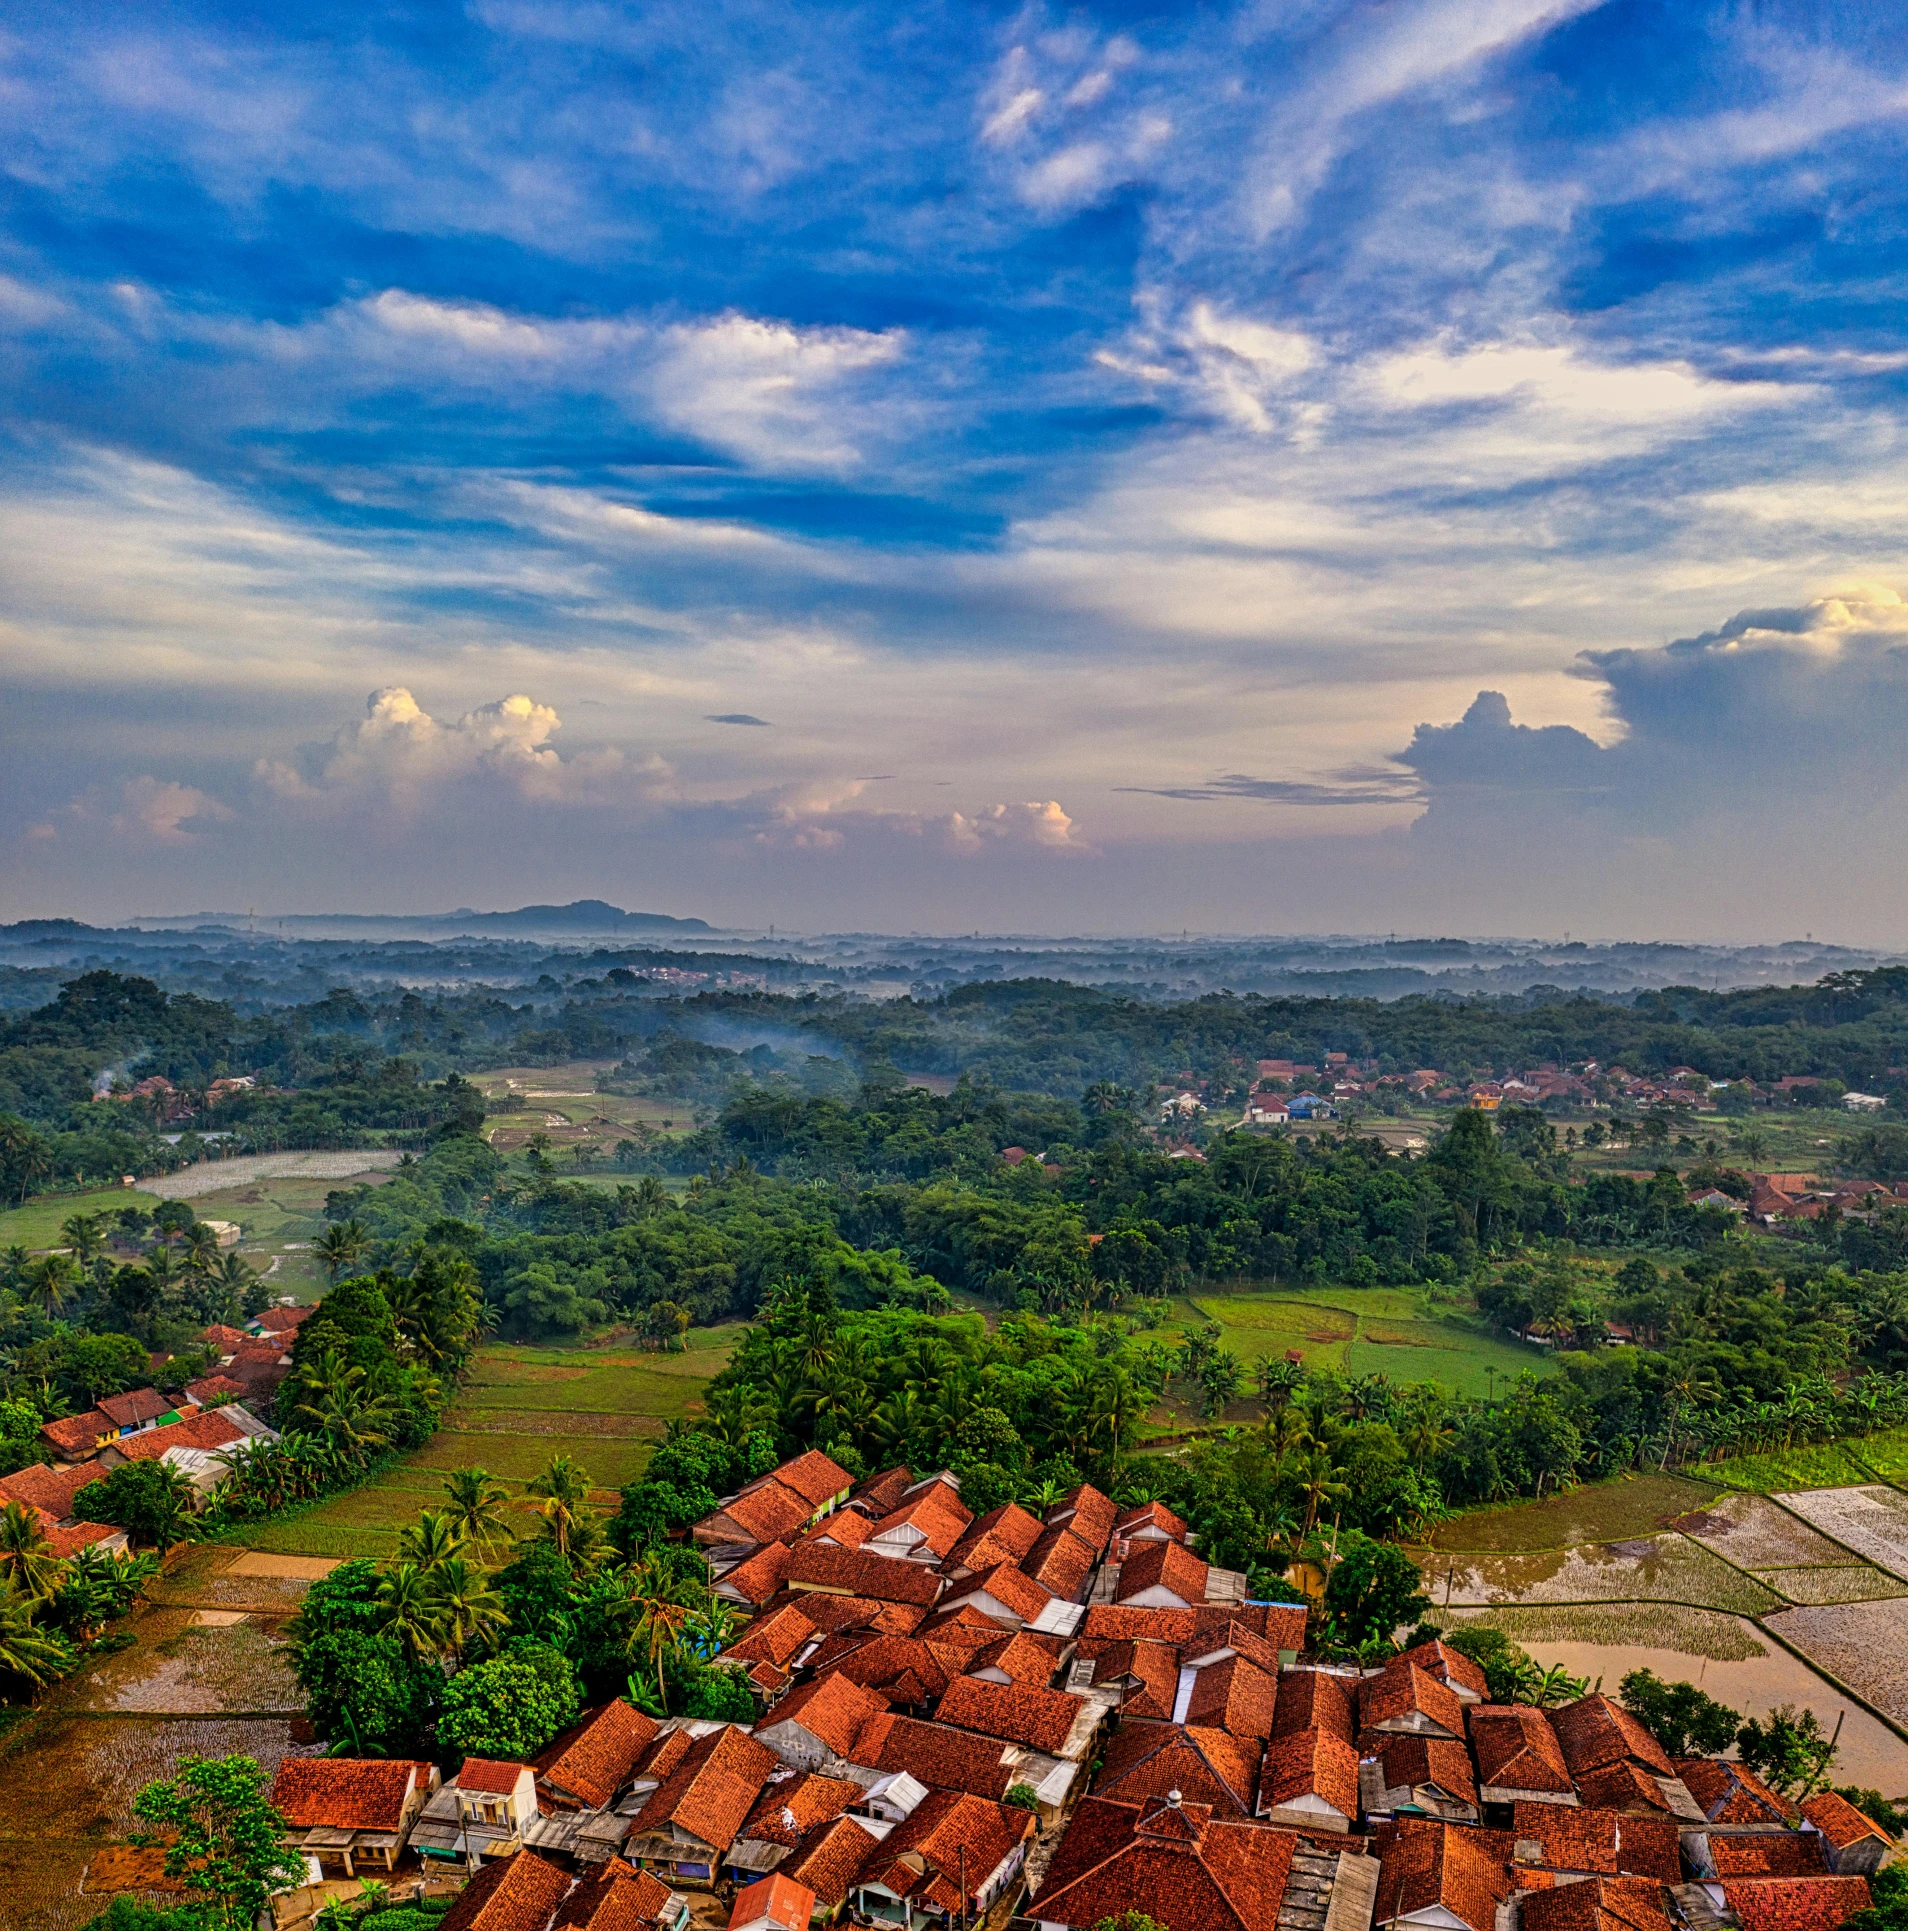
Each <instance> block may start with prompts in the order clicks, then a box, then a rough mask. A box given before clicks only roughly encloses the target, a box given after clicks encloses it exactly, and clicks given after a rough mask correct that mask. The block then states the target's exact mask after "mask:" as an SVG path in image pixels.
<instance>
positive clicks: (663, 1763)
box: [636, 1730, 696, 1784]
mask: <svg viewBox="0 0 1908 1931" xmlns="http://www.w3.org/2000/svg"><path fill="white" fill-rule="evenodd" d="M695 1741H696V1739H695V1734H694V1732H693V1731H689V1730H665V1731H664V1732H663V1733H662V1735H661V1736H659V1737H658V1738H657V1739H656V1741H655V1742H654V1743H652V1744H651V1745H650V1746H649V1748H648V1749H647V1750H645V1751H644V1752H643V1754H642V1755H641V1756H640V1757H639V1758H638V1759H637V1761H636V1774H637V1775H638V1776H639V1777H654V1778H655V1779H656V1781H657V1782H658V1783H659V1784H660V1783H663V1782H665V1781H666V1780H667V1779H668V1778H670V1777H672V1776H673V1775H674V1774H675V1771H676V1766H677V1765H678V1764H679V1763H681V1762H682V1760H683V1758H684V1757H686V1756H687V1755H688V1754H689V1752H690V1749H691V1748H692V1747H693V1745H694V1743H695Z"/></svg>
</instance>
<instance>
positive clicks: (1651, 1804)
mask: <svg viewBox="0 0 1908 1931" xmlns="http://www.w3.org/2000/svg"><path fill="white" fill-rule="evenodd" d="M1577 1795H1578V1796H1579V1797H1580V1798H1582V1800H1583V1801H1584V1802H1585V1803H1586V1804H1595V1805H1600V1806H1601V1807H1602V1808H1603V1809H1605V1810H1627V1811H1637V1810H1644V1811H1652V1810H1661V1811H1665V1812H1667V1811H1668V1809H1669V1799H1668V1798H1667V1797H1666V1796H1664V1794H1663V1787H1662V1785H1661V1784H1659V1783H1658V1782H1657V1781H1656V1779H1655V1778H1654V1777H1653V1776H1651V1774H1650V1773H1649V1772H1648V1771H1647V1770H1645V1769H1644V1768H1643V1767H1642V1766H1641V1765H1640V1764H1635V1763H1631V1762H1630V1761H1629V1760H1628V1759H1627V1758H1626V1759H1624V1760H1623V1761H1622V1762H1619V1763H1606V1764H1602V1765H1600V1766H1599V1767H1598V1768H1597V1769H1595V1770H1586V1771H1584V1773H1583V1774H1582V1775H1581V1776H1580V1777H1578V1779H1577Z"/></svg>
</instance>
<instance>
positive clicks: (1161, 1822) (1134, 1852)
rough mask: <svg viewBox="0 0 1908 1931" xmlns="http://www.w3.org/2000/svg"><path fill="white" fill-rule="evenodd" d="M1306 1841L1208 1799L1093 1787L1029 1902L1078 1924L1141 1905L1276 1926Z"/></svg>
mask: <svg viewBox="0 0 1908 1931" xmlns="http://www.w3.org/2000/svg"><path fill="white" fill-rule="evenodd" d="M1299 1841H1300V1840H1299V1839H1298V1838H1297V1837H1296V1836H1294V1835H1293V1834H1292V1833H1291V1832H1289V1831H1283V1830H1269V1829H1267V1828H1265V1827H1264V1826H1262V1825H1252V1824H1241V1823H1236V1822H1231V1821H1229V1820H1227V1819H1224V1818H1219V1817H1214V1816H1213V1815H1212V1814H1211V1813H1210V1812H1209V1811H1208V1810H1207V1809H1206V1807H1205V1806H1204V1805H1203V1804H1198V1803H1191V1802H1181V1803H1178V1804H1167V1803H1164V1802H1160V1803H1154V1804H1149V1805H1147V1806H1145V1807H1144V1808H1142V1807H1141V1806H1139V1805H1137V1804H1123V1803H1109V1802H1108V1801H1107V1800H1106V1799H1105V1798H1102V1797H1087V1798H1084V1799H1083V1800H1082V1801H1081V1803H1080V1805H1079V1807H1078V1808H1077V1809H1076V1810H1075V1812H1074V1814H1073V1817H1072V1819H1071V1820H1070V1821H1069V1823H1068V1825H1067V1829H1066V1833H1065V1835H1064V1836H1063V1837H1062V1838H1061V1840H1060V1844H1059V1847H1058V1849H1057V1850H1056V1851H1055V1852H1054V1857H1053V1862H1052V1864H1051V1865H1050V1866H1049V1867H1048V1870H1047V1874H1046V1877H1045V1879H1044V1880H1043V1882H1042V1883H1041V1886H1040V1889H1039V1891H1038V1893H1037V1894H1036V1896H1035V1900H1034V1902H1033V1903H1032V1904H1031V1905H1030V1906H1029V1907H1028V1910H1029V1912H1030V1913H1031V1914H1032V1915H1035V1916H1037V1917H1039V1918H1041V1919H1043V1920H1045V1921H1046V1922H1048V1923H1059V1924H1067V1925H1076V1926H1085V1925H1092V1924H1097V1923H1098V1922H1099V1921H1100V1920H1101V1919H1102V1918H1117V1917H1119V1916H1120V1915H1122V1914H1123V1913H1125V1912H1127V1911H1139V1912H1143V1913H1144V1914H1145V1915H1146V1916H1148V1917H1150V1918H1153V1919H1154V1920H1155V1921H1156V1922H1158V1923H1160V1924H1163V1925H1169V1926H1171V1927H1173V1931H1272V1928H1273V1927H1274V1926H1275V1925H1276V1924H1277V1923H1278V1917H1279V1907H1280V1904H1281V1902H1282V1901H1283V1899H1284V1896H1285V1886H1286V1882H1287V1880H1288V1879H1289V1877H1290V1876H1291V1871H1292V1853H1293V1851H1294V1850H1295V1849H1297V1847H1298V1844H1299Z"/></svg>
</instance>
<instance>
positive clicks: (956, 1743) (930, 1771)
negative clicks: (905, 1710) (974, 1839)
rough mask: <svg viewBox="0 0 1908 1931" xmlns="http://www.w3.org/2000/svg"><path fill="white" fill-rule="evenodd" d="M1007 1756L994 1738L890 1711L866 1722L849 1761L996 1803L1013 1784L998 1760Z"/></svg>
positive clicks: (1008, 1772)
mask: <svg viewBox="0 0 1908 1931" xmlns="http://www.w3.org/2000/svg"><path fill="white" fill-rule="evenodd" d="M1005 1754H1006V1753H1005V1752H1004V1751H1003V1749H1002V1748H1001V1744H1000V1739H999V1738H997V1737H982V1736H976V1735H974V1734H973V1733H972V1732H970V1731H967V1730H956V1729H952V1728H950V1727H949V1726H948V1725H947V1724H945V1723H924V1722H922V1721H921V1720H920V1719H919V1718H917V1717H909V1716H897V1715H895V1714H894V1713H892V1712H889V1713H888V1714H886V1715H884V1716H877V1717H871V1718H870V1719H869V1720H868V1722H867V1724H866V1725H865V1726H864V1727H863V1729H862V1732H861V1734H860V1736H858V1737H857V1738H856V1739H855V1747H854V1749H853V1751H852V1752H850V1753H849V1761H850V1762H851V1763H856V1764H860V1765H861V1766H863V1767H864V1768H865V1769H869V1770H880V1771H884V1772H893V1771H896V1770H905V1771H906V1772H907V1773H908V1774H909V1776H911V1777H913V1778H914V1779H915V1780H916V1782H918V1783H924V1784H926V1785H928V1787H929V1788H930V1789H933V1790H965V1791H967V1792H968V1793H969V1794H970V1795H972V1796H975V1797H987V1798H990V1799H996V1798H1000V1797H1004V1796H1005V1795H1006V1794H1007V1791H1008V1789H1009V1787H1010V1786H1011V1785H1012V1783H1013V1780H1014V1779H1013V1773H1012V1771H1011V1769H1010V1768H1009V1766H1008V1765H1007V1764H1005V1763H1004V1762H1002V1758H1003V1756H1004V1755H1005Z"/></svg>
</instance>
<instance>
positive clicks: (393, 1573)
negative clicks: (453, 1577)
mask: <svg viewBox="0 0 1908 1931" xmlns="http://www.w3.org/2000/svg"><path fill="white" fill-rule="evenodd" d="M378 1607H379V1608H380V1609H382V1610H383V1611H384V1619H385V1627H386V1628H387V1629H389V1630H390V1632H391V1633H392V1635H394V1636H395V1637H396V1638H397V1639H398V1641H399V1642H400V1643H402V1644H403V1645H404V1647H405V1649H406V1651H408V1652H409V1654H411V1655H412V1656H431V1655H435V1654H436V1652H437V1644H438V1635H439V1631H440V1629H441V1627H442V1625H441V1621H440V1618H439V1614H438V1606H437V1593H436V1590H435V1589H434V1587H433V1585H432V1581H431V1578H430V1577H429V1576H428V1575H426V1574H425V1572H424V1570H423V1569H422V1568H420V1567H419V1566H418V1564H417V1563H415V1562H410V1561H404V1560H400V1561H397V1562H394V1563H392V1564H391V1565H390V1567H389V1568H387V1569H386V1570H385V1571H384V1574H383V1575H382V1576H381V1577H380V1578H379V1581H378Z"/></svg>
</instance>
